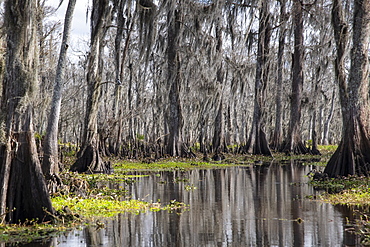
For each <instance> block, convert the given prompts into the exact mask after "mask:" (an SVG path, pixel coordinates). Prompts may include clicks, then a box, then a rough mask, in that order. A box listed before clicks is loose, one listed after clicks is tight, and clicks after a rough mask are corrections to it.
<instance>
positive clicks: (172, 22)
mask: <svg viewBox="0 0 370 247" xmlns="http://www.w3.org/2000/svg"><path fill="white" fill-rule="evenodd" d="M167 21H168V34H167V35H168V36H167V42H168V43H167V45H168V47H167V59H168V64H167V68H168V69H167V73H168V86H169V88H170V91H169V95H168V97H169V110H168V113H167V125H168V130H169V135H168V136H167V138H166V150H167V154H169V155H171V156H182V155H183V153H182V135H181V134H182V126H183V118H182V110H181V102H180V73H181V72H180V61H179V54H178V53H179V47H178V42H179V40H178V38H179V32H180V22H181V20H180V12H179V10H177V9H176V10H173V9H169V10H168V15H167Z"/></svg>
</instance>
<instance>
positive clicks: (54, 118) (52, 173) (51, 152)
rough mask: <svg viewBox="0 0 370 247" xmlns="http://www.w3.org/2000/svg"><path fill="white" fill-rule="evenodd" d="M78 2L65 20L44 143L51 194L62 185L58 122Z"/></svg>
mask: <svg viewBox="0 0 370 247" xmlns="http://www.w3.org/2000/svg"><path fill="white" fill-rule="evenodd" d="M75 5H76V0H69V3H68V7H67V11H66V15H65V20H64V30H63V39H62V44H61V47H60V54H59V60H58V65H57V69H56V77H55V83H54V91H53V99H52V101H51V109H50V113H49V118H48V125H47V128H46V135H45V139H44V143H43V151H44V157H43V160H42V171H43V173H44V176H45V177H46V179H47V183H48V187H49V191H50V192H55V191H56V189H57V188H56V187H57V186H59V185H61V182H60V180H59V178H58V174H59V156H58V122H59V117H60V106H61V102H62V90H63V79H64V71H65V67H66V58H67V49H68V45H69V39H70V38H69V37H70V31H71V24H72V17H73V11H74V8H75Z"/></svg>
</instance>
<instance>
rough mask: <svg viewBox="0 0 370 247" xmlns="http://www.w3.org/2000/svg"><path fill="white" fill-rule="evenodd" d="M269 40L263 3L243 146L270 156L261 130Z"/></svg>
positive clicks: (255, 152) (267, 21)
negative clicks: (251, 104)
mask: <svg viewBox="0 0 370 247" xmlns="http://www.w3.org/2000/svg"><path fill="white" fill-rule="evenodd" d="M270 38H271V26H270V15H269V8H268V1H263V2H262V6H261V9H260V22H259V30H258V50H257V67H256V78H255V86H254V87H255V88H254V93H255V95H254V110H253V122H252V129H251V132H250V135H249V138H248V141H247V144H246V146H245V150H244V151H245V152H247V153H252V154H263V155H269V156H271V155H272V154H271V150H270V147H269V145H268V142H267V138H266V134H265V132H264V130H263V122H262V120H263V119H262V118H263V114H264V112H263V111H264V110H263V109H264V103H265V102H264V101H265V91H266V86H267V83H268V80H269V79H268V73H269V61H268V53H269V44H270Z"/></svg>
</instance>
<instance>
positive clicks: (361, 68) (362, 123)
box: [324, 1, 370, 177]
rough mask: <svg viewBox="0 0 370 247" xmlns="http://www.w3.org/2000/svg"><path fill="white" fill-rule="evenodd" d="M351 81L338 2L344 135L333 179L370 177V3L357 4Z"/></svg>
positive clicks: (336, 15)
mask: <svg viewBox="0 0 370 247" xmlns="http://www.w3.org/2000/svg"><path fill="white" fill-rule="evenodd" d="M353 13H354V16H353V27H352V29H353V41H352V51H351V69H350V74H349V81H348V82H347V83H346V80H345V77H344V76H345V74H344V62H343V60H344V59H343V58H344V54H345V49H346V48H345V47H346V41H347V37H348V36H347V34H348V32H347V25H346V23H345V21H344V18H343V9H342V6H341V2H340V1H334V3H333V9H332V20H333V27H334V35H335V40H336V44H337V58H336V70H335V71H336V76H337V79H338V82H339V87H340V98H341V107H342V121H343V130H342V131H343V133H342V140H341V142H340V144H339V146H338V149H337V150H336V151H335V153H334V154H333V156H332V157H331V158H330V160H329V162H328V164H327V166H326V168H325V171H324V172H325V173H327V174H328V175H329V176H331V177H335V176H347V175H354V174H357V175H370V167H369V164H370V153H369V150H370V136H369V132H370V129H369V124H368V123H369V109H370V108H369V98H368V93H369V85H368V84H369V81H368V80H369V61H368V49H369V37H370V22H369V21H365V20H369V19H370V1H355V4H354V12H353Z"/></svg>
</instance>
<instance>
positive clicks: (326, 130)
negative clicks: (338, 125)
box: [321, 90, 335, 145]
mask: <svg viewBox="0 0 370 247" xmlns="http://www.w3.org/2000/svg"><path fill="white" fill-rule="evenodd" d="M334 102H335V90H333V94H332V97H331V104H330V111H329V114H328V118H327V119H326V121H325V123H324V131H323V137H322V141H321V142H322V144H324V145H328V144H329V129H330V122H331V119H332V118H333V115H334Z"/></svg>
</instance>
